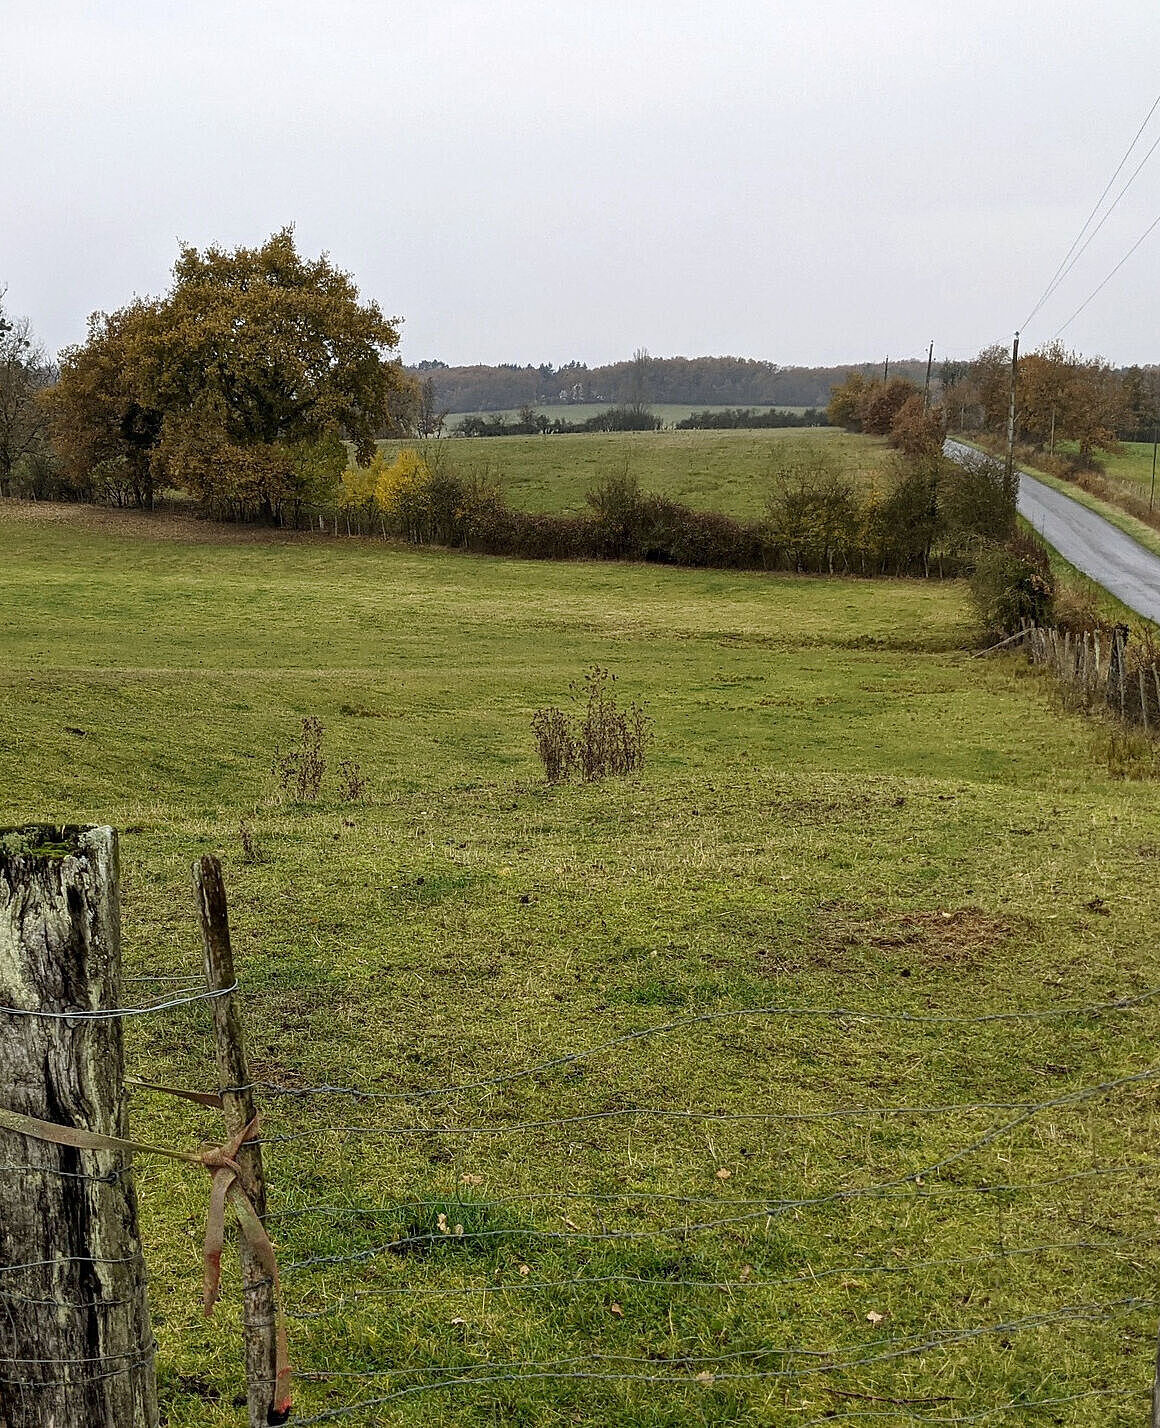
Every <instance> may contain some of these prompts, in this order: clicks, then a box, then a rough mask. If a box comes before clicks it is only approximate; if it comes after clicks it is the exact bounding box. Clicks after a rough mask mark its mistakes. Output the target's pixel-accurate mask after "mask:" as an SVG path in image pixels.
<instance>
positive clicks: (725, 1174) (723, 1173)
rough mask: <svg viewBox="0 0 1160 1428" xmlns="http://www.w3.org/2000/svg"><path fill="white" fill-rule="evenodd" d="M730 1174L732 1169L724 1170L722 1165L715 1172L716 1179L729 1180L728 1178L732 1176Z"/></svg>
mask: <svg viewBox="0 0 1160 1428" xmlns="http://www.w3.org/2000/svg"><path fill="white" fill-rule="evenodd" d="M732 1175H733V1172H732V1170H726V1169H725V1167H724V1166H722V1167H721V1169H720V1170H718V1172H717V1179H718V1180H729V1179H731V1178H732Z"/></svg>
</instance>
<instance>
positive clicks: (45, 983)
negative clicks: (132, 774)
mask: <svg viewBox="0 0 1160 1428" xmlns="http://www.w3.org/2000/svg"><path fill="white" fill-rule="evenodd" d="M120 964H121V918H120V904H119V900H118V890H117V835H116V833H115V832H114V831H113V829H112V828H77V827H68V828H49V827H40V826H37V827H28V828H14V829H0V1005H3V1007H5V1008H6V1009H11V1010H5V1011H0V1105H2V1106H3V1107H4V1108H5V1109H7V1110H11V1111H16V1112H18V1113H20V1114H21V1115H26V1116H33V1117H35V1118H36V1119H37V1120H42V1121H52V1122H55V1123H56V1124H58V1125H64V1126H71V1127H74V1128H79V1129H83V1130H88V1131H95V1132H96V1133H97V1134H98V1135H111V1136H125V1135H126V1134H127V1114H126V1106H125V1093H124V1056H123V1045H122V1019H121V1018H120V1017H119V1016H116V1015H112V1016H108V1017H102V1016H100V1015H96V1016H93V1015H89V1016H85V1017H77V1018H73V1017H65V1016H63V1015H61V1014H62V1013H65V1012H69V1011H80V1012H86V1013H100V1012H106V1011H108V1012H112V1011H114V1010H115V1008H117V1007H118V1006H119V1005H120V1004H121V1000H120V990H121V988H120V982H121V965H120ZM20 1013H24V1014H23V1015H21V1014H20ZM0 1164H2V1165H3V1167H4V1170H3V1173H0V1265H3V1266H4V1268H5V1270H6V1271H7V1272H6V1273H5V1274H4V1275H3V1281H4V1286H3V1287H4V1290H5V1291H6V1293H8V1294H11V1295H12V1296H14V1298H13V1300H12V1301H11V1302H9V1303H7V1304H5V1305H4V1309H3V1312H2V1313H0V1365H2V1366H0V1424H3V1425H4V1428H45V1425H47V1424H59V1425H60V1428H65V1426H66V1425H72V1424H76V1425H78V1428H79V1425H81V1424H83V1425H84V1428H156V1424H157V1388H156V1383H155V1380H154V1369H153V1353H154V1348H155V1345H154V1342H153V1333H152V1330H151V1328H150V1324H149V1309H148V1304H147V1302H146V1297H145V1264H144V1260H143V1258H142V1254H141V1242H140V1238H139V1236H138V1231H137V1197H136V1193H135V1191H134V1187H133V1178H132V1175H131V1174H130V1173H129V1170H130V1167H129V1157H128V1156H127V1155H126V1154H124V1153H123V1152H120V1151H107V1150H77V1149H74V1148H73V1147H70V1146H61V1145H54V1144H51V1143H49V1142H47V1141H43V1140H38V1139H35V1138H33V1137H31V1136H26V1135H21V1134H17V1133H16V1132H15V1131H0ZM17 1296H18V1297H17Z"/></svg>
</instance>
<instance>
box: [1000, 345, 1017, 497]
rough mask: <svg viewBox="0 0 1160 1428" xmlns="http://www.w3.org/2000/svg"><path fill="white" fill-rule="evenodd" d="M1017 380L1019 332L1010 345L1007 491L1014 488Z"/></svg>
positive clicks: (1005, 475) (1005, 477)
mask: <svg viewBox="0 0 1160 1428" xmlns="http://www.w3.org/2000/svg"><path fill="white" fill-rule="evenodd" d="M1018 380H1019V334H1018V333H1016V334H1015V341H1014V342H1013V343H1012V345H1011V402H1010V405H1009V406H1008V408H1007V465H1006V468H1005V470H1004V472H1003V476H1004V481H1005V484H1006V487H1007V491H1008V493H1011V492H1013V491H1014V490H1015V387H1016V384H1017V383H1018Z"/></svg>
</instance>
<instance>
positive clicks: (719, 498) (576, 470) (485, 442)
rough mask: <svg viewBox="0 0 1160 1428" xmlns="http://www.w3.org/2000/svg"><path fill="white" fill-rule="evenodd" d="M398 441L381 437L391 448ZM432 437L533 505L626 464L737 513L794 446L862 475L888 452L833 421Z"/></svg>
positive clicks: (541, 507) (880, 464)
mask: <svg viewBox="0 0 1160 1428" xmlns="http://www.w3.org/2000/svg"><path fill="white" fill-rule="evenodd" d="M402 444H405V443H399V442H382V443H380V445H381V446H382V447H383V449H384V450H386V451H388V452H393V451H396V450H397V449H398V448H399V446H400V445H402ZM411 444H414V443H411ZM431 445H432V447H433V449H434V450H435V451H437V452H438V453H439V454H440V455H441V456H442V458H443V459H445V460H448V461H451V462H454V463H455V464H456V465H457V466H458V467H460V468H462V469H465V470H468V471H476V472H479V473H481V474H482V473H486V474H488V475H489V476H491V477H492V478H493V479H495V480H497V481H498V482H499V484H500V485H501V486H502V487H503V489H504V491H505V492H506V493H507V496H508V499H509V501H510V502H511V504H512V505H513V506H517V507H521V508H523V509H525V510H529V511H581V510H584V509H585V500H584V495H585V492H586V491H587V490H588V489H589V487H590V486H591V485H592V484H593V483H594V482H595V481H598V480H600V479H601V478H602V477H603V476H607V475H609V474H610V473H615V472H619V471H622V470H624V469H625V468H626V467H627V469H628V470H629V471H630V472H632V473H633V474H634V475H635V476H636V477H637V478H638V479H639V481H640V484H641V486H642V487H643V488H644V489H645V490H646V491H650V492H657V493H659V494H661V495H665V496H670V497H672V499H674V500H677V501H683V502H685V503H686V504H687V505H690V506H693V507H694V508H695V509H698V510H715V511H724V512H725V513H726V514H727V515H731V516H737V517H756V516H760V515H761V514H762V513H763V512H764V510H765V504H766V500H767V497H768V494H769V491H770V489H771V488H772V485H773V482H774V480H775V479H776V476H777V473H778V472H779V471H781V470H783V469H784V468H785V466H786V465H787V463H791V462H792V461H793V460H794V459H796V457H797V456H798V455H799V454H800V453H809V452H812V451H817V450H824V451H828V452H830V453H832V454H833V455H834V457H835V458H836V460H837V462H838V464H839V465H840V467H841V468H842V469H843V470H844V471H846V472H847V473H848V474H849V475H850V476H851V477H852V478H853V479H854V480H855V481H857V482H858V483H859V484H864V483H868V482H870V481H872V480H874V479H876V478H877V479H883V473H884V472H885V470H886V467H887V464H888V463H889V461H890V460H891V457H892V453H891V451H890V449H889V447H887V445H886V443H885V441H883V440H881V439H879V438H877V437H864V436H852V435H850V434H849V433H848V432H844V431H839V430H837V429H835V428H832V427H816V428H808V429H804V430H803V429H800V428H799V429H773V430H769V431H659V432H592V433H585V434H584V435H579V436H501V437H480V438H478V439H468V438H464V439H462V440H458V441H448V442H442V441H440V442H437V443H431Z"/></svg>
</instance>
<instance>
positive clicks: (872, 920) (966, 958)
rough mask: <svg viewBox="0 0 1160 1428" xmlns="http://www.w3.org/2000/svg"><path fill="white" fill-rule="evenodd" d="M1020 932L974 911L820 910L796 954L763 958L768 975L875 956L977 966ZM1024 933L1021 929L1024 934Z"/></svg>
mask: <svg viewBox="0 0 1160 1428" xmlns="http://www.w3.org/2000/svg"><path fill="white" fill-rule="evenodd" d="M1017 930H1019V929H1018V928H1017V927H1016V926H1015V923H1014V921H1007V920H1004V919H1002V918H998V917H992V916H991V915H990V914H989V913H986V912H984V911H983V910H982V909H981V908H978V907H956V908H943V909H933V910H930V911H925V910H924V911H917V912H899V911H895V910H887V909H882V908H878V909H871V908H864V907H860V906H858V905H857V904H849V903H829V904H825V905H823V906H821V907H819V908H818V909H817V910H816V912H815V914H814V916H813V918H812V920H811V923H810V926H809V928H808V931H807V933H806V937H805V940H804V942H803V945H802V946H801V949H800V952H799V953H797V954H796V955H795V954H790V955H789V956H775V957H768V958H767V960H766V966H767V967H768V969H769V970H770V971H776V972H777V973H785V972H792V971H807V970H815V971H819V970H820V971H834V972H842V971H855V970H857V969H859V968H863V969H864V968H866V967H867V966H868V965H873V962H874V959H875V956H876V955H878V956H880V957H882V958H883V960H886V959H888V960H889V961H890V962H891V963H898V962H901V963H902V964H903V966H902V968H901V969H900V970H901V973H902V975H907V974H908V970H909V969H908V966H907V964H913V965H914V966H916V967H917V966H924V967H925V966H952V967H963V968H969V967H972V966H977V965H978V964H979V963H981V962H982V961H983V960H984V959H985V958H986V957H988V956H989V955H991V954H992V953H994V952H998V951H1000V950H1001V949H1002V948H1004V947H1005V946H1006V945H1007V943H1008V942H1009V941H1010V939H1011V938H1012V937H1013V936H1014V935H1015V933H1016V931H1017ZM1024 930H1025V929H1024Z"/></svg>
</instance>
